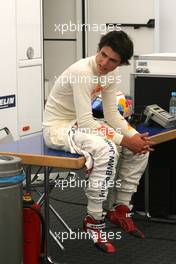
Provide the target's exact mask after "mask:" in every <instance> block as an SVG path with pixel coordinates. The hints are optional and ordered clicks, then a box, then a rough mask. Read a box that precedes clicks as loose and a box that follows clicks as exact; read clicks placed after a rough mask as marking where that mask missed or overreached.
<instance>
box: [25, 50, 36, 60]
mask: <svg viewBox="0 0 176 264" xmlns="http://www.w3.org/2000/svg"><path fill="white" fill-rule="evenodd" d="M26 56H27V58H28V59H33V57H34V49H33V47H29V48H28V49H27V51H26Z"/></svg>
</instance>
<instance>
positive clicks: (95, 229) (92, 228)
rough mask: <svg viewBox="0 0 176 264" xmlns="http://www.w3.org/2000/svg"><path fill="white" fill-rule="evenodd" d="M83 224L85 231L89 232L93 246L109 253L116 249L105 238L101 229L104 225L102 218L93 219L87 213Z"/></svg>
mask: <svg viewBox="0 0 176 264" xmlns="http://www.w3.org/2000/svg"><path fill="white" fill-rule="evenodd" d="M83 224H84V230H85V232H87V233H89V234H90V237H91V239H92V240H93V241H94V245H95V247H97V248H99V249H100V250H102V251H104V252H106V253H110V254H112V253H115V252H116V251H117V250H116V248H115V247H114V246H113V244H112V243H111V242H110V241H109V240H107V239H106V234H105V232H104V231H103V229H104V228H105V226H106V225H105V221H104V220H95V219H94V218H93V217H92V216H90V215H87V216H86V217H85V219H84V222H83Z"/></svg>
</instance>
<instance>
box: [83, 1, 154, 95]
mask: <svg viewBox="0 0 176 264" xmlns="http://www.w3.org/2000/svg"><path fill="white" fill-rule="evenodd" d="M87 2H88V21H87V22H88V24H90V26H92V28H93V24H97V25H98V26H99V32H98V31H95V30H93V29H92V30H90V31H88V42H87V45H88V54H87V55H93V54H95V53H96V51H97V44H98V42H99V40H100V37H101V35H102V34H103V33H105V27H104V26H103V24H105V23H140V24H146V23H147V22H148V20H149V19H153V18H155V17H154V0H147V1H146V0H140V1H139V0H133V1H131V0H108V1H105V0H96V1H95V0H88V1H87ZM90 28H91V27H90ZM122 30H124V31H125V32H126V33H128V34H129V36H130V37H131V38H132V40H133V42H134V53H135V54H144V53H152V52H154V30H153V29H148V28H140V29H134V28H131V27H122ZM132 70H133V67H132V66H128V67H120V68H119V74H121V80H122V82H121V84H120V85H119V89H120V90H122V91H123V92H124V93H129V91H130V72H131V71H132Z"/></svg>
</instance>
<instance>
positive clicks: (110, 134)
mask: <svg viewBox="0 0 176 264" xmlns="http://www.w3.org/2000/svg"><path fill="white" fill-rule="evenodd" d="M118 81H119V79H118V71H117V70H116V69H115V70H114V71H112V72H109V73H108V74H107V75H105V76H99V74H98V72H97V64H96V56H92V57H88V58H85V59H82V60H80V61H78V62H76V63H74V64H73V65H71V66H70V67H69V68H67V69H66V70H65V71H64V72H63V73H62V74H61V75H60V77H59V78H58V79H57V81H56V82H55V85H54V87H53V88H52V90H51V92H50V94H49V97H48V99H47V103H46V105H45V112H44V120H43V128H44V138H45V142H46V144H47V145H48V147H50V148H55V149H61V150H66V151H70V152H72V153H74V152H76V153H80V154H83V155H84V156H85V157H86V166H87V168H88V169H89V170H90V169H91V168H92V170H90V173H89V184H88V186H87V188H86V195H87V197H88V213H91V215H92V216H93V217H94V218H95V219H98V218H99V217H100V214H102V202H103V201H104V200H105V199H106V198H107V193H108V184H107V182H108V181H109V180H110V179H111V180H114V179H115V173H116V164H117V162H118V163H119V165H120V166H119V169H118V175H117V177H118V179H120V180H121V182H120V184H121V186H120V188H118V192H117V193H114V203H122V204H126V205H128V206H129V203H130V200H131V196H132V194H133V193H134V192H136V189H137V185H138V183H139V179H140V177H141V175H142V174H143V171H144V170H145V167H146V165H147V160H148V154H142V155H133V153H132V152H131V151H129V150H127V149H125V148H123V149H122V152H121V158H120V160H119V156H120V150H119V149H121V147H120V145H121V141H122V138H123V136H127V137H132V136H134V135H135V134H136V133H138V132H137V131H136V130H135V129H134V128H132V127H131V126H130V125H129V124H128V123H127V122H126V120H125V119H124V118H123V116H121V115H120V113H119V112H118V110H117V101H116V95H117V91H118V83H119V82H118ZM99 94H101V96H102V105H103V113H104V120H105V122H106V123H101V122H100V121H99V120H95V119H94V118H93V116H92V105H91V102H92V99H93V98H95V97H96V96H97V95H99ZM75 124H76V125H77V127H78V128H79V131H78V129H76V128H75V129H74V131H72V130H70V132H69V133H63V131H64V129H65V130H66V131H67V132H68V130H69V127H70V128H71V127H73V126H74V125H75ZM109 128H110V129H112V130H113V131H109ZM81 129H82V130H81ZM84 129H85V130H86V132H84V133H83V130H84ZM88 129H89V132H90V133H89V132H87V130H88ZM117 130H118V131H119V130H120V133H119V132H117ZM93 131H98V133H99V132H100V134H97V135H95V134H94V133H92V132H93ZM103 131H104V132H103ZM116 146H117V147H116ZM92 163H93V166H92ZM115 181H116V180H115ZM118 186H119V184H118ZM116 187H117V186H116ZM116 189H117V188H116ZM100 218H101V217H100Z"/></svg>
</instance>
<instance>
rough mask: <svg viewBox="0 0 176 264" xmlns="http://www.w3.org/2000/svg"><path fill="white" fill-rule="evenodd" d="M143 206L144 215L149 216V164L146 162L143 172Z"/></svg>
mask: <svg viewBox="0 0 176 264" xmlns="http://www.w3.org/2000/svg"><path fill="white" fill-rule="evenodd" d="M144 186H145V187H144V195H145V197H144V204H145V205H144V207H145V216H147V217H148V218H150V217H151V216H150V213H149V164H147V167H146V169H145V172H144Z"/></svg>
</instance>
